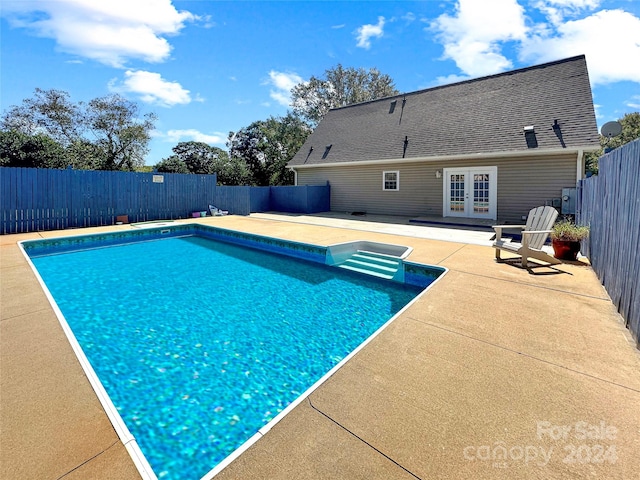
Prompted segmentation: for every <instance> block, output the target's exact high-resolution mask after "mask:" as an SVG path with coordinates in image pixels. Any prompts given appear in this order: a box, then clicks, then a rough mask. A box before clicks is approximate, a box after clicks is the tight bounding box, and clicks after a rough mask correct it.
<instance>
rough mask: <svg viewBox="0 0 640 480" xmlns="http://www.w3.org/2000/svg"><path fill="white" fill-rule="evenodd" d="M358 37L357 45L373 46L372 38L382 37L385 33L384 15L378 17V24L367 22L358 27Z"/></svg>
mask: <svg viewBox="0 0 640 480" xmlns="http://www.w3.org/2000/svg"><path fill="white" fill-rule="evenodd" d="M356 32H357V35H356V38H357V39H358V43H357V44H356V46H357V47H360V48H366V49H367V50H368V49H369V48H371V38H372V37H375V38H380V37H382V35H383V34H384V17H378V23H377V24H376V25H371V24H366V25H362V26H361V27H358V29H357V30H356Z"/></svg>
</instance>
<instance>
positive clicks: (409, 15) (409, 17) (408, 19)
mask: <svg viewBox="0 0 640 480" xmlns="http://www.w3.org/2000/svg"><path fill="white" fill-rule="evenodd" d="M416 18H417V17H416V15H415V13H413V12H407V13H406V14H404V15H403V16H402V19H403V20H404V21H405V22H407V23H411V22H414V21H415V20H416Z"/></svg>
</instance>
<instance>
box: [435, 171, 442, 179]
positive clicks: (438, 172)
mask: <svg viewBox="0 0 640 480" xmlns="http://www.w3.org/2000/svg"><path fill="white" fill-rule="evenodd" d="M436 178H442V170H436Z"/></svg>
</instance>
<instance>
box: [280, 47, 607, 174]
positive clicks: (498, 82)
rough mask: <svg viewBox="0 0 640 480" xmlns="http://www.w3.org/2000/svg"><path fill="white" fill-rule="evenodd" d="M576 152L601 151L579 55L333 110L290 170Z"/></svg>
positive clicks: (301, 150)
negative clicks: (484, 155)
mask: <svg viewBox="0 0 640 480" xmlns="http://www.w3.org/2000/svg"><path fill="white" fill-rule="evenodd" d="M393 101H396V105H395V109H393V113H390V112H391V110H392V109H391V108H390V107H391V103H392V102H393ZM403 103H404V107H403ZM556 120H557V122H558V125H559V129H558V128H555V129H554V128H553V125H554V122H555V121H556ZM528 125H533V126H534V127H535V138H531V137H530V136H529V135H525V134H524V133H523V128H524V127H525V126H528ZM405 138H406V140H407V143H406V151H404V149H405ZM536 143H537V146H536V147H533V145H536ZM328 145H331V149H330V151H329V152H328V154H327V155H326V156H325V155H324V154H325V151H326V147H327V146H328ZM311 147H313V150H312V151H311V153H310V154H309V150H310V148H311ZM575 147H594V148H597V147H598V130H597V126H596V120H595V114H594V110H593V100H592V97H591V87H590V85H589V74H588V72H587V64H586V60H585V57H584V55H581V56H578V57H572V58H567V59H564V60H559V61H556V62H550V63H546V64H542V65H537V66H533V67H528V68H523V69H520V70H514V71H511V72H505V73H501V74H498V75H492V76H489V77H483V78H478V79H474V80H468V81H464V82H461V83H455V84H451V85H444V86H440V87H435V88H430V89H428V90H421V91H418V92H412V93H407V94H402V95H398V96H395V97H389V98H385V99H381V100H374V101H371V102H365V103H359V104H355V105H349V106H346V107H342V108H336V109H332V110H330V111H329V112H328V113H327V115H326V116H325V117H324V119H323V120H322V121H321V122H320V124H319V125H318V126H317V128H316V130H315V131H314V132H313V133H312V134H311V135H310V136H309V138H308V139H307V141H306V142H305V144H304V145H303V147H302V148H301V149H300V151H299V152H298V153H297V154H296V155H295V157H294V158H293V159H292V160H291V162H289V166H298V165H324V164H333V163H342V162H357V161H370V160H386V159H400V158H403V151H404V157H405V158H418V157H433V156H447V155H452V156H455V155H466V154H477V153H490V152H508V151H526V150H530V149H531V148H535V149H536V150H538V151H540V150H544V149H559V148H575ZM323 156H325V158H323Z"/></svg>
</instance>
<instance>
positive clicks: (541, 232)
mask: <svg viewBox="0 0 640 480" xmlns="http://www.w3.org/2000/svg"><path fill="white" fill-rule="evenodd" d="M557 216H558V211H557V210H556V209H555V208H553V207H549V206H546V207H537V208H534V209H532V210H531V211H530V212H529V216H528V217H527V224H526V225H494V226H493V229H494V230H495V231H496V240H495V242H494V243H493V247H494V248H495V249H496V260H497V261H501V260H502V259H501V258H500V251H501V250H504V251H506V252H511V253H516V254H518V255H520V256H521V257H522V267H523V268H527V266H528V262H527V259H528V258H535V259H537V260H542V261H544V262H547V263H550V264H552V265H557V264H558V263H561V262H560V261H559V260H558V259H556V258H554V257H552V256H551V255H549V254H548V253H546V252H544V251H543V250H542V246H543V245H544V242H545V241H546V240H547V237H548V236H549V233H551V227H553V223H554V222H555V221H556V217H557ZM503 228H519V229H521V230H522V243H516V242H511V241H506V240H505V239H503V238H502V229H503Z"/></svg>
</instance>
